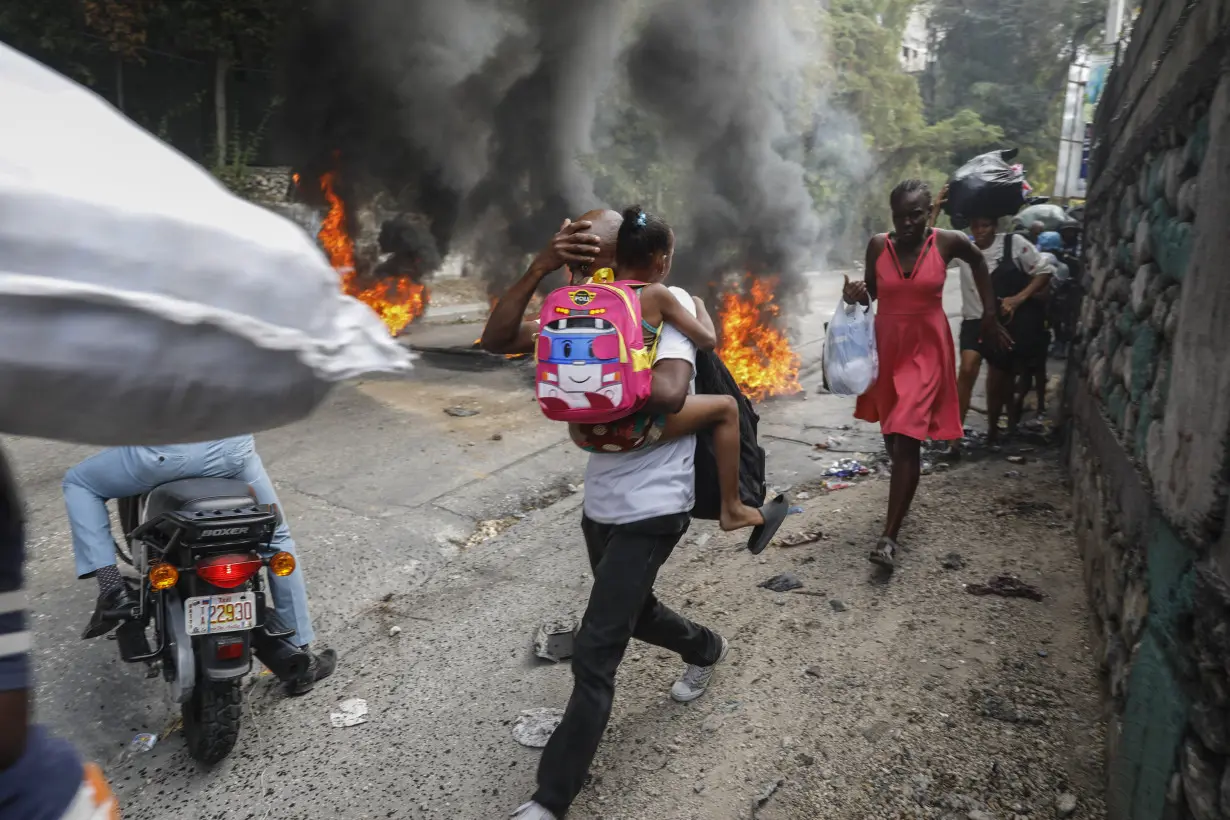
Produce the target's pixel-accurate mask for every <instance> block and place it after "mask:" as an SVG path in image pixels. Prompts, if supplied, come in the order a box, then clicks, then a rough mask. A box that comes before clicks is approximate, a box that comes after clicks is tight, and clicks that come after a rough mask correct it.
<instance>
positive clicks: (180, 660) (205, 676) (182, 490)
mask: <svg viewBox="0 0 1230 820" xmlns="http://www.w3.org/2000/svg"><path fill="white" fill-rule="evenodd" d="M118 506H119V513H120V523H121V525H122V527H123V531H124V532H125V533H126V536H125V537H126V541H127V544H128V548H129V551H130V552H131V555H126V554H125V553H124V551H123V550H122V549H119V547H118V545H117V550H118V551H119V554H120V557H121V558H122V559H123V560H124V561H126V562H127V563H129V564H131V565H132V567H133V568H134V569H135V570H136V572H137V574H138V575H139V576H140V580H139V582H138V586H139V589H137V590H134V593H135V594H134V597H135V598H136V605H135V607H134V609H133V611H132V612H131V613H130V617H129V618H128V619H127V620H125V621H124V622H123V623H122V624H121V625H120V626H119V628H118V629H117V630H116V642H117V644H118V646H119V652H120V657H121V658H122V659H123V660H125V661H127V662H129V663H145V664H148V665H149V667H150V672H149V676H150V677H157V676H158V675H159V673H161V676H162V677H163V679H164V680H165V681H166V682H167V684H168V685H169V686H170V690H171V697H172V699H173V700H174V701H175V702H176V703H178V704H179V705H180V709H181V712H182V715H183V722H184V736H185V738H186V739H187V743H188V753H189V755H190V756H191V757H192V758H193V759H195V760H197V761H200V762H201V763H204V764H207V765H211V764H214V763H217V762H219V761H220V760H223V759H224V758H225V757H226V756H227V755H229V754H230V753H231V750H232V749H234V748H235V743H236V742H237V741H238V739H239V727H240V706H241V702H242V696H243V692H242V686H243V679H244V676H246V675H247V674H248V673H249V672H250V671H251V669H252V657H253V656H254V655H255V657H256V658H257V659H258V660H260V661H261V662H262V663H263V664H264V665H265V666H267V667H268V668H269V669H270V671H272V672H273V673H274V674H275V675H277V676H278V677H279V678H288V677H294V676H297V675H301V674H303V672H304V671H306V670H307V667H308V664H309V662H310V658H309V656H308V654H307V653H306V652H304V651H303V650H301V649H300V648H299V647H297V646H295V645H294V644H293V643H292V642H291V641H289V640H287V638H288V637H289V636H291V635H293V634H294V629H293V627H290V626H288V625H286V624H283V623H282V622H281V621H280V620H279V619H278V617H277V615H276V613H275V612H274V610H273V608H272V607H271V606H269V605H268V604H267V603H266V602H265V596H264V594H263V588H262V579H261V572H260V570H261V569H262V568H266V569H267V570H268V571H269V572H271V573H272V574H273V575H276V576H286V575H289V574H291V573H292V572H294V570H295V557H294V556H293V555H292V554H290V553H288V552H275V553H272V554H271V553H270V544H271V541H272V539H273V533H274V530H275V529H276V528H277V526H278V523H279V521H280V516H281V513H280V512H279V511H278V509H277V507H276V506H274V505H264V504H257V503H256V498H255V493H254V492H253V490H252V488H251V487H249V486H248V485H247V484H246V483H245V482H243V481H239V480H237V479H229V478H187V479H180V480H178V481H171V482H168V483H166V484H162V485H160V486H158V487H155V488H154V489H153V490H151V491H150V492H149V493H146V494H144V495H140V496H133V497H130V498H123V499H119V501H118ZM151 632H152V636H153V646H152V648H151V642H150V633H151Z"/></svg>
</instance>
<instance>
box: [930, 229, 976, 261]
mask: <svg viewBox="0 0 1230 820" xmlns="http://www.w3.org/2000/svg"><path fill="white" fill-rule="evenodd" d="M935 246H936V247H937V248H939V251H940V254H941V255H942V256H943V257H944V258H945V259H946V260H948V261H951V260H953V259H958V258H960V257H961V256H963V255H964V254H965V253H966V249H967V248H968V247H969V246H970V241H969V237H968V236H966V235H965V234H964V233H962V232H961V231H947V230H943V229H940V228H936V229H935Z"/></svg>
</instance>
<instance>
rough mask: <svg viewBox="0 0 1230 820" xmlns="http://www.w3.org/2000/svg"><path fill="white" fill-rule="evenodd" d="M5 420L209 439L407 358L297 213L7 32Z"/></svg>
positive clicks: (0, 396) (19, 427) (0, 293)
mask: <svg viewBox="0 0 1230 820" xmlns="http://www.w3.org/2000/svg"><path fill="white" fill-rule="evenodd" d="M0 99H3V100H4V105H5V115H4V126H3V127H2V128H0V432H4V433H12V434H17V435H30V436H43V437H47V438H56V439H63V440H68V441H80V442H86V443H91V444H103V445H118V444H160V443H171V442H183V441H200V440H204V439H211V438H218V437H222V436H228V435H234V434H239V433H246V432H252V431H255V430H259V429H264V428H269V427H275V426H278V425H281V424H286V423H287V422H291V421H295V420H296V419H300V418H303V417H304V416H306V415H308V414H309V413H310V412H311V411H312V409H313V408H314V407H315V406H316V405H317V404H318V403H319V402H320V401H321V399H322V398H323V397H324V396H325V394H326V393H327V392H328V390H329V388H330V386H331V385H332V384H334V383H335V382H338V381H342V380H344V379H349V378H353V377H355V376H359V375H361V374H364V373H372V372H394V371H401V370H406V369H408V368H409V367H410V364H409V354H408V353H407V352H406V351H405V350H404V349H403V348H402V347H401V346H400V345H398V344H397V343H396V342H394V341H393V340H392V339H390V338H389V336H388V332H387V331H386V330H385V327H384V325H383V324H382V323H381V322H380V320H379V319H378V318H377V317H376V315H375V314H374V313H372V311H371V310H369V309H368V308H367V307H366V306H365V305H363V304H361V303H359V302H357V301H355V300H354V299H351V298H349V297H347V296H343V295H342V294H341V292H340V290H339V283H338V276H337V273H336V272H335V271H334V270H333V269H332V268H331V267H330V266H329V263H328V261H327V260H326V259H325V257H324V255H323V254H322V253H321V252H320V250H319V249H318V248H317V247H316V245H315V243H314V242H313V241H312V238H311V237H309V236H308V235H307V234H305V233H304V232H303V231H302V230H300V229H299V228H298V227H297V226H296V225H294V224H293V223H292V222H290V221H288V220H286V219H284V218H282V217H280V216H277V215H275V214H273V213H271V212H269V211H267V210H265V209H263V208H260V207H258V206H256V205H252V204H251V203H248V202H245V201H243V200H241V199H239V198H237V197H235V196H232V195H231V194H230V193H229V192H228V191H227V190H226V189H225V188H223V186H222V185H221V184H219V183H218V182H217V181H216V180H215V179H214V178H213V177H211V176H210V175H209V174H208V173H207V172H206V171H205V170H203V169H202V168H200V167H199V166H197V165H196V164H194V163H193V162H191V161H190V160H188V159H186V158H185V157H183V156H182V155H180V154H179V153H177V152H176V151H174V150H173V149H171V148H169V147H168V146H166V145H165V144H163V143H162V142H160V141H159V140H157V139H155V138H154V137H153V136H151V135H150V134H148V133H146V132H145V131H143V130H141V129H140V128H139V127H137V126H136V125H134V124H133V123H132V122H130V121H129V120H128V119H126V118H125V117H124V116H123V115H121V114H120V113H119V112H117V111H116V110H115V109H113V108H112V107H111V106H110V105H108V104H107V103H106V102H105V101H103V100H102V99H100V98H99V97H97V96H96V95H94V94H93V93H91V92H89V91H87V90H86V89H84V88H82V87H81V86H79V85H77V84H76V83H73V82H72V81H70V80H68V79H66V78H64V77H62V76H60V75H58V74H56V73H55V72H53V71H51V70H50V69H48V68H46V67H44V66H42V65H40V64H39V63H37V62H35V61H33V60H31V59H29V58H27V57H25V56H23V55H21V54H19V53H18V52H16V51H13V50H12V49H10V48H8V47H7V46H4V45H3V44H0Z"/></svg>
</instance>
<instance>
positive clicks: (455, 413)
mask: <svg viewBox="0 0 1230 820" xmlns="http://www.w3.org/2000/svg"><path fill="white" fill-rule="evenodd" d="M444 412H445V413H447V414H448V415H450V416H452V417H453V418H458V419H465V418H469V417H470V416H477V415H478V411H477V410H471V409H470V408H468V407H446V408H444Z"/></svg>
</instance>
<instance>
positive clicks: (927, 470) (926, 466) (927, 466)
mask: <svg viewBox="0 0 1230 820" xmlns="http://www.w3.org/2000/svg"><path fill="white" fill-rule="evenodd" d="M934 471H935V467H934V465H932V464H931V462H930V461H924V462H923V463H922V467H920V468H919V469H918V472H919V473H921V474H922V475H931V473H933V472H934Z"/></svg>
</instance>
